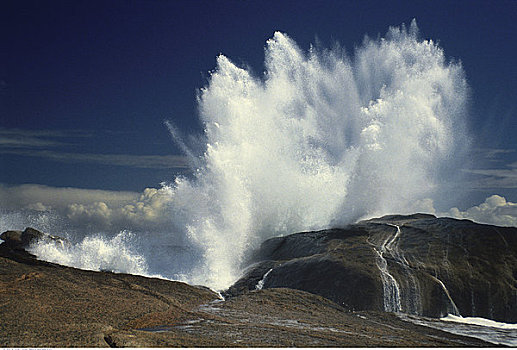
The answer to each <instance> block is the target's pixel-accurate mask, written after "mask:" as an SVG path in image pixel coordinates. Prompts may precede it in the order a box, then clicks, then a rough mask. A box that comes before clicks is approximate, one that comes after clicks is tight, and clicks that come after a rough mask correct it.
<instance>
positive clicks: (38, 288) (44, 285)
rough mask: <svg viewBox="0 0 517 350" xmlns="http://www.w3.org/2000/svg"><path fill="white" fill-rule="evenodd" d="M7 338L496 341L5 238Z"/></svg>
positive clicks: (223, 342) (376, 343)
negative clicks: (45, 255)
mask: <svg viewBox="0 0 517 350" xmlns="http://www.w3.org/2000/svg"><path fill="white" fill-rule="evenodd" d="M0 319H1V322H0V346H1V347H206V346H211V347H224V346H232V347H235V346H239V347H247V346H248V347H249V346H253V347H274V346H281V347H291V346H297V347H311V346H314V347H324V346H332V347H343V346H372V347H389V346H411V347H416V346H427V347H428V346H439V347H445V346H455V347H458V346H469V347H472V346H490V345H491V344H488V343H485V342H483V341H480V340H476V339H472V338H467V337H461V336H455V335H451V334H448V333H445V332H441V331H439V330H434V329H429V328H426V327H421V326H416V325H413V324H411V323H407V322H404V321H402V320H400V319H399V318H397V317H396V316H395V315H393V314H389V313H382V312H360V313H351V312H346V311H345V310H344V309H343V308H341V307H340V306H338V305H337V304H335V303H334V302H332V301H330V300H328V299H325V298H323V297H320V296H317V295H314V294H310V293H307V292H303V291H297V290H293V289H287V288H278V289H277V288H272V289H268V290H261V291H253V292H249V293H246V294H244V295H240V296H238V297H235V298H232V299H230V300H228V301H225V302H222V301H220V300H218V297H217V294H216V293H214V292H213V291H211V290H209V289H208V288H205V287H199V286H190V285H188V284H185V283H180V282H173V281H166V280H160V279H155V278H146V277H141V276H132V275H127V274H115V273H110V272H94V271H83V270H78V269H74V268H69V267H64V266H60V265H56V264H51V263H46V262H42V261H38V260H36V259H35V258H34V257H33V256H31V255H30V254H28V253H26V252H24V251H23V250H21V249H19V248H17V249H13V247H12V246H8V245H7V244H5V243H3V244H1V245H0Z"/></svg>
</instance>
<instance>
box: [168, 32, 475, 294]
mask: <svg viewBox="0 0 517 350" xmlns="http://www.w3.org/2000/svg"><path fill="white" fill-rule="evenodd" d="M417 33H418V29H417V27H416V23H415V22H413V23H412V24H411V27H410V29H409V30H406V29H405V27H402V28H391V29H390V31H389V33H388V35H387V37H386V38H385V39H384V38H383V39H379V40H369V39H366V40H365V42H364V44H363V45H362V46H361V47H359V48H358V49H356V52H355V55H354V57H353V59H349V58H347V57H346V56H344V55H343V53H342V52H341V51H337V50H333V51H318V50H317V49H315V48H313V47H311V49H310V50H309V52H308V53H307V54H306V53H304V52H302V51H301V50H300V49H299V48H298V47H297V45H296V44H295V42H294V41H293V40H291V39H290V38H289V37H288V36H287V35H285V34H282V33H279V32H276V33H275V34H274V36H273V38H272V39H270V40H268V41H267V46H266V49H265V55H266V72H265V74H264V77H263V78H262V79H261V78H256V77H253V76H251V75H250V73H249V72H248V71H246V70H245V69H242V68H239V67H237V66H235V65H234V64H233V63H232V62H231V61H230V60H229V59H228V58H226V57H225V56H223V55H220V56H218V57H217V68H216V69H215V70H214V71H213V72H212V74H211V77H210V81H209V84H208V86H206V87H205V88H204V89H202V90H201V93H200V96H199V111H200V117H201V120H202V122H203V124H204V126H205V130H204V132H205V135H204V136H205V138H206V140H207V142H206V149H205V151H204V154H203V156H202V157H201V162H199V163H198V164H201V166H200V167H198V168H197V169H196V171H195V173H194V178H193V179H187V178H182V177H178V178H177V179H176V180H175V185H174V191H173V194H172V201H173V205H172V208H173V209H172V211H173V213H172V216H173V218H174V220H175V221H176V222H177V223H178V222H179V223H181V224H182V225H184V230H185V231H186V234H187V235H188V236H189V238H190V239H191V241H192V243H193V244H194V245H196V246H198V247H199V249H200V251H201V252H202V263H201V264H200V265H199V266H198V267H197V268H196V269H195V270H194V271H193V273H192V276H191V277H192V278H191V282H194V283H202V284H208V285H210V286H212V287H214V288H224V287H227V286H228V285H229V284H230V283H232V282H233V281H234V280H235V279H236V278H237V277H238V275H239V273H240V269H241V263H242V262H243V260H244V257H245V253H246V252H247V251H248V250H249V249H250V248H253V247H256V246H257V245H258V244H260V242H262V241H263V240H264V239H266V238H269V237H271V236H274V235H281V234H286V233H292V232H295V231H301V230H308V229H318V228H324V227H328V226H329V225H337V224H345V223H347V222H350V221H353V220H356V219H358V218H359V217H363V216H368V215H374V214H375V215H378V214H384V213H392V212H406V211H408V210H410V206H411V204H412V203H413V202H414V201H416V200H420V199H423V198H426V197H429V198H434V196H436V195H439V194H440V190H441V189H442V188H443V186H442V184H443V183H444V182H445V181H444V178H443V176H444V175H447V176H452V175H453V174H454V171H452V170H451V169H453V170H454V168H453V167H451V166H449V164H451V162H452V163H454V162H457V161H458V160H461V157H462V156H463V154H462V152H461V150H462V148H461V147H462V146H463V145H464V144H465V143H466V142H465V141H466V140H465V137H464V136H463V135H464V134H465V132H464V126H463V118H464V110H465V100H466V90H467V89H466V83H465V79H464V74H463V71H462V68H461V67H460V66H459V65H458V64H454V63H447V62H446V60H445V58H444V54H443V51H442V50H441V49H440V48H439V47H437V46H436V45H435V44H434V43H433V42H432V41H425V40H423V41H419V39H418V35H417ZM453 131H454V134H453Z"/></svg>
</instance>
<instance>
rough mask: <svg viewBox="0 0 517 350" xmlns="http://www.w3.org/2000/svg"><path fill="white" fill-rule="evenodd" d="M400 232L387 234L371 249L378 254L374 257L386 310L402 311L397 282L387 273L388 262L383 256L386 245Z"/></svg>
mask: <svg viewBox="0 0 517 350" xmlns="http://www.w3.org/2000/svg"><path fill="white" fill-rule="evenodd" d="M399 233H400V231H399V230H397V232H396V233H395V235H393V237H391V236H388V237H387V238H386V239H385V240H384V241H383V242H382V244H381V245H380V246H378V247H376V246H375V245H373V244H372V245H373V250H374V251H375V253H376V254H377V255H378V257H377V259H376V264H377V267H378V268H379V271H380V273H381V279H382V288H383V295H384V297H383V301H384V311H388V312H399V311H402V306H401V303H400V288H399V284H398V283H397V280H396V279H395V277H393V275H392V274H390V273H389V269H388V262H387V261H386V258H385V257H384V254H385V253H386V249H387V247H389V246H390V244H393V241H394V240H395V239H396V238H397V235H398V234H399Z"/></svg>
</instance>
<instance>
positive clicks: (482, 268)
mask: <svg viewBox="0 0 517 350" xmlns="http://www.w3.org/2000/svg"><path fill="white" fill-rule="evenodd" d="M397 226H398V228H400V231H398V228H397ZM250 263H252V264H253V265H252V266H251V267H250V268H249V269H248V270H247V272H246V274H245V276H243V278H241V279H240V280H239V281H237V283H236V284H235V285H233V286H232V287H231V288H229V289H228V290H227V291H226V294H227V295H228V296H230V297H231V296H235V295H239V294H242V293H245V292H246V291H249V290H254V289H257V285H258V284H259V281H260V287H262V288H277V287H288V288H294V289H299V290H304V291H308V292H311V293H314V294H318V295H321V296H324V297H326V298H328V299H330V300H333V301H335V302H336V303H338V304H339V305H342V306H343V307H344V308H346V309H348V310H374V311H398V312H404V313H409V314H415V315H423V316H430V317H441V316H445V315H446V314H448V313H451V314H461V315H462V316H480V317H486V318H491V319H496V320H500V321H504V322H517V228H510V227H497V226H491V225H481V224H476V223H474V222H472V221H469V220H456V219H450V218H436V217H435V216H433V215H428V214H414V215H409V216H402V215H389V216H384V217H382V218H378V219H371V220H366V221H362V222H359V223H357V224H354V225H350V226H348V227H345V228H341V229H330V230H323V231H317V232H307V233H297V234H293V235H289V236H285V237H276V238H273V239H270V240H267V241H265V242H264V243H263V244H262V246H261V248H260V249H259V250H258V251H257V252H255V253H254V254H253V255H252V257H251V259H250ZM383 269H384V272H383Z"/></svg>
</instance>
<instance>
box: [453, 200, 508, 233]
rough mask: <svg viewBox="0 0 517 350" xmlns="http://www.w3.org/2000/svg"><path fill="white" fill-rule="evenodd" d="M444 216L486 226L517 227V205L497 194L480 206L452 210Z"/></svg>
mask: <svg viewBox="0 0 517 350" xmlns="http://www.w3.org/2000/svg"><path fill="white" fill-rule="evenodd" d="M444 214H445V215H446V216H451V217H454V218H458V219H470V220H473V221H475V222H480V223H485V224H492V225H499V226H515V227H517V203H512V202H508V201H506V199H505V198H504V197H501V196H499V195H496V194H494V195H492V196H490V197H488V198H487V199H485V201H484V202H483V203H481V204H480V205H476V206H473V207H471V208H468V209H466V210H465V211H461V210H459V209H458V208H451V209H450V210H449V211H448V212H447V213H444Z"/></svg>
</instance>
